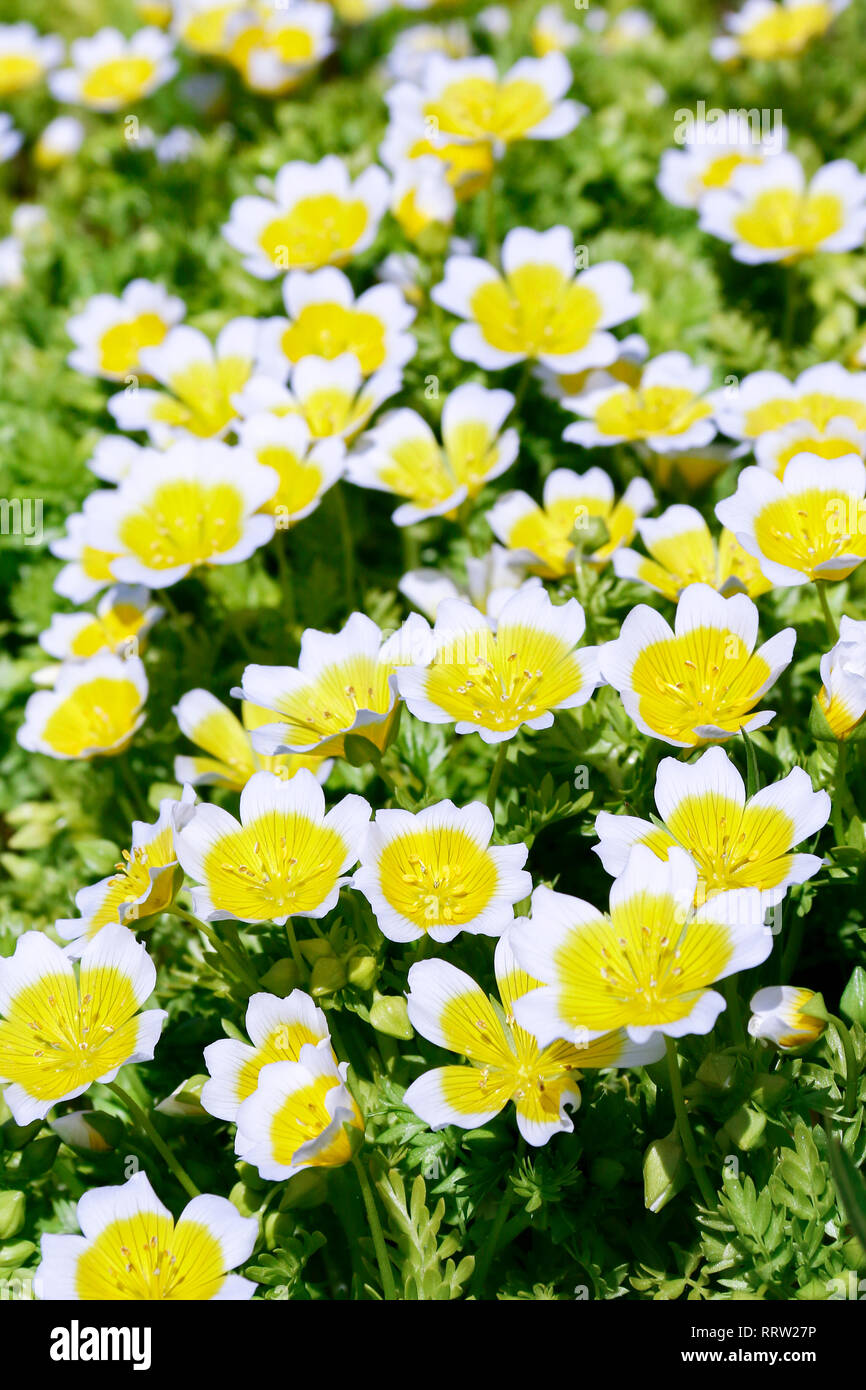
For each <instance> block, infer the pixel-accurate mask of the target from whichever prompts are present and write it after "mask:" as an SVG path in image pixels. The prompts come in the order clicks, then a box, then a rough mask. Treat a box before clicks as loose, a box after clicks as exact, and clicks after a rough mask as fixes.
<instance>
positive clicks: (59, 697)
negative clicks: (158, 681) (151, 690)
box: [18, 654, 147, 761]
mask: <svg viewBox="0 0 866 1390" xmlns="http://www.w3.org/2000/svg"><path fill="white" fill-rule="evenodd" d="M146 699H147V676H146V675H145V674H144V666H143V665H142V663H141V661H140V660H139V659H138V657H136V656H132V657H129V658H128V659H127V660H125V661H124V660H122V659H121V658H120V657H119V656H114V655H113V654H111V655H102V656H92V657H90V658H89V659H88V660H87V661H72V662H64V663H63V665H62V666H61V667H60V671H59V673H58V676H57V680H56V681H55V684H54V689H53V690H40V691H37V693H36V694H35V695H31V696H30V699H29V700H28V701H27V706H26V709H25V711H24V723H23V724H22V726H21V728H20V729H19V730H18V742H19V743H20V745H21V747H22V748H26V749H27V750H28V751H29V752H31V753H45V754H47V756H48V757H49V758H60V759H63V760H65V761H68V760H70V759H73V758H96V757H108V756H114V754H116V753H122V752H123V751H124V749H125V748H127V747H128V746H129V743H130V741H131V739H132V737H133V735H134V734H135V732H136V730H137V729H139V728H140V727H141V725H142V724H143V723H144V713H143V707H144V702H145V700H146Z"/></svg>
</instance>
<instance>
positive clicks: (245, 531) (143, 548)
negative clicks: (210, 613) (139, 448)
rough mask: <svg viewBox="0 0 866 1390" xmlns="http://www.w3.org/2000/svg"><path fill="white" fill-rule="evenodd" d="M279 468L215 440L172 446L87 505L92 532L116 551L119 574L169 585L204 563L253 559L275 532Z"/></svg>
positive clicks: (158, 585)
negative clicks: (269, 509)
mask: <svg viewBox="0 0 866 1390" xmlns="http://www.w3.org/2000/svg"><path fill="white" fill-rule="evenodd" d="M278 483H279V478H278V476H277V474H276V472H275V471H274V469H273V468H263V467H262V465H261V464H260V463H256V461H255V459H253V458H251V457H250V455H249V454H247V453H245V452H244V451H243V450H242V449H238V448H231V447H230V446H229V445H228V444H222V443H219V442H218V441H216V440H194V439H190V440H187V441H185V442H182V443H181V442H179V443H177V444H172V445H170V446H169V448H168V449H166V451H165V453H164V454H161V455H159V456H158V457H156V458H155V459H153V460H152V461H151V460H148V461H147V463H146V464H145V465H143V466H142V467H140V468H135V469H133V471H132V472H131V473H130V474H129V475H128V477H126V478H124V480H123V482H122V483H121V484H120V486H119V487H118V488H117V489H115V490H114V491H113V492H108V491H105V492H92V493H91V494H90V496H89V497H88V499H87V501H86V502H85V504H84V514H85V516H86V518H87V526H88V534H89V535H90V536H91V538H92V540H93V542H97V541H101V542H102V543H103V544H105V545H106V547H107V548H108V550H109V551H110V552H111V554H112V555H113V557H114V558H113V559H112V560H111V562H110V568H111V573H112V574H113V576H114V578H115V579H119V580H121V582H123V583H125V584H145V585H147V586H148V587H149V588H151V589H164V588H167V587H168V586H169V585H171V584H176V583H177V582H178V580H179V579H183V578H184V577H185V576H186V575H187V574H189V573H190V572H191V571H192V570H194V569H198V568H200V567H201V566H204V565H235V564H237V563H238V562H239V561H241V560H248V559H249V557H250V556H251V555H252V554H253V552H254V551H255V550H258V548H259V546H262V545H265V544H266V543H267V542H268V541H269V540H270V539H271V536H272V535H273V533H274V518H273V517H272V516H266V515H264V514H263V513H262V512H261V508H262V507H264V506H265V504H266V503H267V502H268V501H270V499H271V498H272V497H273V495H274V493H275V492H276V490H277V486H278Z"/></svg>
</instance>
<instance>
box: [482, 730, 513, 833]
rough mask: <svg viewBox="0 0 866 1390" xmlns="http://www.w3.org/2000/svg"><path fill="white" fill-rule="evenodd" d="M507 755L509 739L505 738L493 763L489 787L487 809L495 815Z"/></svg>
mask: <svg viewBox="0 0 866 1390" xmlns="http://www.w3.org/2000/svg"><path fill="white" fill-rule="evenodd" d="M507 757H508V740H507V739H506V740H503V742H502V743H500V745H499V751H498V753H497V754H496V762H495V763H494V764H493V771H492V772H491V774H490V782H489V784H488V787H487V809H488V810H489V811H490V814H491V815H493V816H495V814H496V811H495V806H496V793H497V792H498V791H499V783H500V780H501V778H502V769H503V768H504V766H505V760H506V758H507Z"/></svg>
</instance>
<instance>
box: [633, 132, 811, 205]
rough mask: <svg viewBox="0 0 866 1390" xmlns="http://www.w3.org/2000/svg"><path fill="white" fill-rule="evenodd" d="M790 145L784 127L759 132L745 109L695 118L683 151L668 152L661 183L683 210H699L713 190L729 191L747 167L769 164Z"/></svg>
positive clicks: (671, 200)
mask: <svg viewBox="0 0 866 1390" xmlns="http://www.w3.org/2000/svg"><path fill="white" fill-rule="evenodd" d="M786 143H787V131H786V130H785V128H784V126H783V127H781V128H776V127H774V128H773V130H772V131H770V132H767V131H765V130H763V129H758V130H753V128H752V125H751V123H750V121H749V119H748V116H747V115H746V114H745V113H744V112H742V111H720V112H719V114H718V119H713V120H711V121H708V120H706V119H705V118H704V119H695V121H694V123H693V124H691V125H690V126H689V128H688V130H687V131H686V135H685V141H684V144H683V145H682V147H681V148H679V149H675V150H665V152H664V154H663V155H662V157H661V164H660V166H659V175H658V179H657V180H656V184H657V187H658V190H659V192H660V193H661V194H662V196H663V197H665V198H667V200H668V202H669V203H673V204H674V206H675V207H679V208H696V207H698V205H699V203H700V202H701V199H702V198H703V197H704V196H705V195H706V194H707V193H709V192H711V191H713V190H715V189H719V188H727V187H728V186H729V184H730V182H731V179H732V178H733V176H734V173H735V171H736V170H737V169H739V168H741V167H742V166H743V165H749V166H755V165H760V164H763V163H764V161H765V160H766V159H768V158H769V157H770V156H771V155H774V154H780V153H781V152H782V150H784V148H785V145H786Z"/></svg>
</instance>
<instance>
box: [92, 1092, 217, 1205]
mask: <svg viewBox="0 0 866 1390" xmlns="http://www.w3.org/2000/svg"><path fill="white" fill-rule="evenodd" d="M106 1085H107V1086H108V1089H109V1091H111V1092H113V1094H114V1095H116V1096H117V1098H118V1100H120V1101H122V1102H123V1104H124V1105H125V1106H126V1109H127V1110H128V1112H129V1115H130V1118H131V1119H132V1120H133V1122H134V1123H135V1124H137V1125H138V1128H139V1129H140V1130H141V1132H142V1133H143V1134H144V1135H145V1136H146V1137H147V1138H148V1139H149V1140H150V1142H151V1144H152V1145H153V1147H154V1148H155V1149H156V1151H157V1153H158V1154H159V1156H160V1158H162V1159H163V1160H164V1161H165V1163H166V1164H167V1165H168V1167H169V1168H170V1169H171V1171H172V1173H174V1176H175V1177H176V1178H177V1180H178V1182H179V1183H180V1185H181V1187H182V1188H183V1190H184V1192H186V1193H187V1195H188V1196H190V1197H199V1196H201V1193H200V1192H199V1190H198V1188H197V1187H196V1185H195V1183H194V1182H193V1180H192V1178H191V1177H190V1176H189V1174H188V1173H187V1172H186V1170H185V1169H184V1168H183V1167H182V1166H181V1164H180V1163H178V1161H177V1159H176V1158H175V1156H174V1154H173V1153H172V1151H171V1149H170V1148H169V1147H168V1145H167V1144H166V1142H165V1140H164V1139H163V1138H162V1136H161V1135H160V1134H159V1133H158V1132H157V1130H156V1129H155V1128H154V1126H153V1125H152V1124H151V1122H150V1117H149V1115H148V1114H147V1113H146V1111H144V1110H142V1108H141V1106H140V1105H138V1104H137V1103H136V1102H135V1101H134V1100H133V1099H132V1096H131V1095H130V1094H129V1092H128V1091H125V1090H124V1089H123V1087H122V1086H119V1085H118V1084H117V1082H116V1081H108V1082H106Z"/></svg>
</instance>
